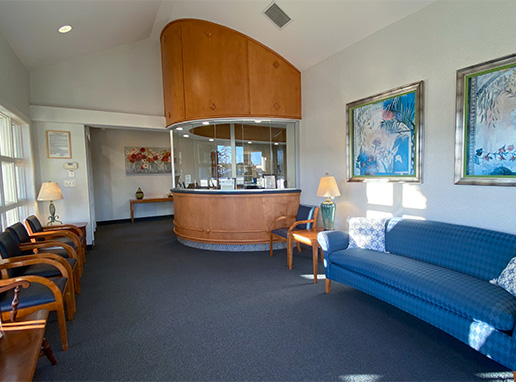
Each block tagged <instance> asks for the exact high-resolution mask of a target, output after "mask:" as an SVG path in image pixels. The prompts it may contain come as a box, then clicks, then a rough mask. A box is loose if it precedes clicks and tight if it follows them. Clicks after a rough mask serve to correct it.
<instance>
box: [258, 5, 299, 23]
mask: <svg viewBox="0 0 516 382" xmlns="http://www.w3.org/2000/svg"><path fill="white" fill-rule="evenodd" d="M263 13H264V14H265V16H267V17H268V18H269V20H271V21H272V22H273V23H274V25H276V26H277V27H278V28H279V29H283V27H285V26H286V25H287V24H288V23H290V22H291V21H292V19H291V18H290V17H288V15H287V14H286V13H285V12H283V11H282V10H281V8H280V7H278V5H277V4H276V3H272V4H271V5H269V6H268V7H267V8H266V9H265V11H263Z"/></svg>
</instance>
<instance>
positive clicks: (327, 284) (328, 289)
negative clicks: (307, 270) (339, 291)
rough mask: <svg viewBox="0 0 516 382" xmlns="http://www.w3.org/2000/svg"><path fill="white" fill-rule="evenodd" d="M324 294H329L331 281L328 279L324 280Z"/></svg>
mask: <svg viewBox="0 0 516 382" xmlns="http://www.w3.org/2000/svg"><path fill="white" fill-rule="evenodd" d="M325 292H326V293H330V292H331V280H330V279H326V286H325Z"/></svg>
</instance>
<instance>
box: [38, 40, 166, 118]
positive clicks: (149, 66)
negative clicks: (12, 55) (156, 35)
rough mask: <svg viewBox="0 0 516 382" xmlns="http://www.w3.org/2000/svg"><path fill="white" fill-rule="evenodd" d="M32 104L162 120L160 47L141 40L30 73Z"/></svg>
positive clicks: (157, 43) (154, 42) (149, 41)
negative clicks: (155, 117) (146, 116)
mask: <svg viewBox="0 0 516 382" xmlns="http://www.w3.org/2000/svg"><path fill="white" fill-rule="evenodd" d="M30 89H31V103H32V104H33V105H42V106H57V107H65V108H75V109H87V110H103V111H114V112H122V113H130V114H144V115H158V116H161V115H163V89H162V79H161V53H160V45H159V41H155V40H144V41H139V42H135V43H132V44H128V45H124V46H120V47H117V48H113V49H109V50H104V51H101V52H98V53H93V54H89V55H86V56H83V57H80V58H76V59H73V60H70V61H67V62H64V63H60V64H56V65H53V66H50V67H46V68H42V69H39V70H34V71H32V72H31V73H30Z"/></svg>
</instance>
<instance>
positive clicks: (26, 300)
mask: <svg viewBox="0 0 516 382" xmlns="http://www.w3.org/2000/svg"><path fill="white" fill-rule="evenodd" d="M36 260H37V261H39V262H47V263H49V262H53V260H51V259H41V258H40V259H36ZM53 263H55V266H56V267H59V265H58V264H59V263H57V262H55V261H54V262H53ZM24 265H25V260H20V261H18V262H16V261H11V262H9V263H5V262H3V263H1V264H0V271H1V272H2V273H4V272H5V271H6V270H8V269H12V268H15V267H19V266H24ZM61 271H62V272H63V274H66V270H64V268H61ZM54 281H55V282H54ZM54 281H53V280H50V279H47V278H45V277H41V276H32V275H30V276H21V277H13V278H7V279H3V280H0V287H4V286H7V285H9V284H12V283H18V284H20V285H26V282H29V283H30V284H31V286H30V288H28V289H27V290H26V291H24V293H23V298H21V299H20V300H19V302H18V305H17V315H18V316H19V317H25V316H27V315H29V314H32V313H34V312H36V311H39V310H41V309H47V310H49V311H52V310H55V311H56V313H57V320H58V323H59V333H60V335H61V345H62V347H63V350H68V337H67V334H66V321H65V313H64V305H63V290H64V285H65V283H66V278H65V277H62V278H60V279H54ZM13 296H14V291H7V292H0V312H1V317H2V320H3V321H6V320H8V319H10V318H11V312H10V310H11V307H12V301H13Z"/></svg>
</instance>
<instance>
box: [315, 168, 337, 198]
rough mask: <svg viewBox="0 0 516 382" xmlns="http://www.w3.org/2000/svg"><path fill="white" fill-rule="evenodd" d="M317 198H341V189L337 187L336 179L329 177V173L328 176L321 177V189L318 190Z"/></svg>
mask: <svg viewBox="0 0 516 382" xmlns="http://www.w3.org/2000/svg"><path fill="white" fill-rule="evenodd" d="M317 196H324V197H327V198H328V197H333V196H340V191H339V187H337V182H336V181H335V177H333V176H328V173H326V176H323V177H321V181H320V182H319V188H318V189H317Z"/></svg>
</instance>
